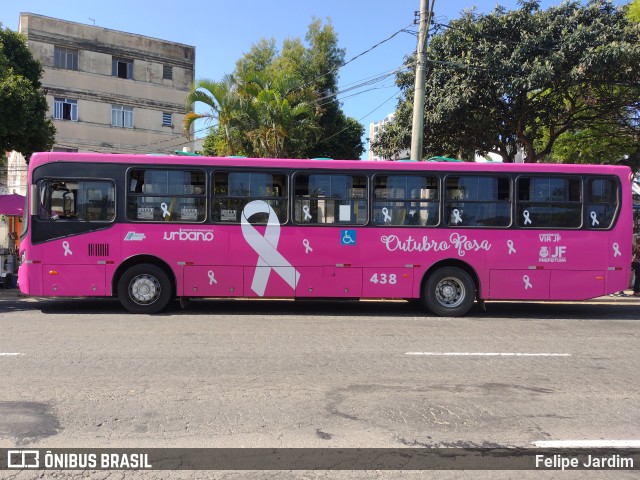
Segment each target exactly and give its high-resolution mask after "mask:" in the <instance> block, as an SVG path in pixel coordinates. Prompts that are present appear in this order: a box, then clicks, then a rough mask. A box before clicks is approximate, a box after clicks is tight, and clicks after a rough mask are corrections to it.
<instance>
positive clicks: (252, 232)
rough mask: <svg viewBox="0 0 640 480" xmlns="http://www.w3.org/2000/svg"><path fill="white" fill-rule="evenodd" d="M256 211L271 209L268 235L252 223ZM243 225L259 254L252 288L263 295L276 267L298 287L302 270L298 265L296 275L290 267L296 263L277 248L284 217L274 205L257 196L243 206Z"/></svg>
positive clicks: (243, 232) (248, 241)
mask: <svg viewBox="0 0 640 480" xmlns="http://www.w3.org/2000/svg"><path fill="white" fill-rule="evenodd" d="M256 213H267V214H268V215H269V219H268V220H267V228H266V230H265V232H264V237H263V236H262V235H261V234H260V232H258V230H256V228H255V227H254V226H253V225H251V223H249V219H250V218H251V217H252V216H253V215H255V214H256ZM241 227H242V235H243V236H244V239H245V240H246V242H247V243H248V244H249V246H251V248H253V250H254V251H255V252H256V253H257V254H258V263H257V264H256V271H255V273H254V274H253V282H252V283H251V290H253V291H254V292H256V294H257V295H258V296H260V297H262V296H263V295H264V291H265V289H266V288H267V282H268V281H269V274H270V273H271V270H272V269H273V270H275V272H276V273H277V274H278V275H280V277H282V279H283V280H284V281H285V282H287V283H288V284H289V286H290V287H291V288H293V289H295V288H296V285H298V280H300V272H298V271H297V270H296V269H295V268H294V269H293V272H294V275H293V278H292V275H291V271H290V270H289V268H293V265H291V264H290V263H289V262H288V261H287V259H286V258H284V257H283V256H282V254H281V253H280V252H278V250H277V248H278V241H279V240H280V221H279V220H278V216H277V215H276V212H275V211H274V210H273V208H271V206H269V205H268V204H267V203H266V202H264V201H263V200H254V201H253V202H250V203H247V205H246V206H245V207H244V210H242V218H241ZM264 267H269V268H264Z"/></svg>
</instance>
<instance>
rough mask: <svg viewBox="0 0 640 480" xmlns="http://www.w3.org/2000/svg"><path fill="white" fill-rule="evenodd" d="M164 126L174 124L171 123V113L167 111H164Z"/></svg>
mask: <svg viewBox="0 0 640 480" xmlns="http://www.w3.org/2000/svg"><path fill="white" fill-rule="evenodd" d="M162 126H163V127H173V124H172V123H171V113H167V112H163V113H162Z"/></svg>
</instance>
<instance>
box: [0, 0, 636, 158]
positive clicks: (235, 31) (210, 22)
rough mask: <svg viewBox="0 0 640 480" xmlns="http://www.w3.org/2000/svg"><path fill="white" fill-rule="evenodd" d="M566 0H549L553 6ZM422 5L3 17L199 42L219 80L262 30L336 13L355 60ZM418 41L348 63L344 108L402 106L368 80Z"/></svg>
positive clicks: (382, 111)
mask: <svg viewBox="0 0 640 480" xmlns="http://www.w3.org/2000/svg"><path fill="white" fill-rule="evenodd" d="M558 3H560V2H559V0H558V1H543V2H542V4H543V5H545V6H548V5H552V4H558ZM615 3H627V2H620V1H616V2H615ZM497 4H500V5H503V6H505V7H507V8H517V3H516V1H515V0H503V1H499V2H496V1H495V0H494V1H491V0H477V1H476V2H475V3H474V2H472V1H471V0H436V2H435V17H436V19H437V20H438V21H440V22H443V23H444V22H446V21H447V20H451V19H454V18H458V17H459V16H460V12H462V11H463V10H465V9H467V8H471V7H473V6H475V7H476V9H477V10H478V11H479V12H489V11H491V10H493V9H494V7H495V6H496V5H497ZM150 6H151V8H150ZM419 8H420V0H386V1H383V0H340V1H339V0H271V1H269V2H266V1H264V0H262V1H260V2H258V1H255V0H244V1H242V2H240V1H238V2H233V1H220V0H190V1H188V2H184V3H182V2H176V1H175V0H174V1H167V0H156V1H154V2H149V1H148V0H147V1H139V0H128V1H123V0H110V1H103V2H94V1H87V0H64V1H60V2H54V1H51V0H19V1H13V2H9V1H7V2H5V4H4V5H3V6H2V9H1V10H0V23H2V25H3V27H5V28H10V29H13V30H17V29H18V21H19V15H20V12H28V13H36V14H39V15H46V16H49V17H54V18H60V19H63V20H68V21H73V22H78V23H85V24H88V25H93V24H94V23H95V25H98V26H100V27H105V28H111V29H114V30H121V31H125V32H130V33H136V34H140V35H146V36H149V37H155V38H161V39H164V40H169V41H173V42H179V43H184V44H187V45H193V46H195V47H196V78H209V79H212V80H219V79H221V78H222V76H223V75H225V74H227V73H231V72H232V71H233V70H234V67H235V62H236V60H237V59H238V58H240V57H241V56H242V55H243V54H244V53H246V52H247V51H249V49H250V48H251V45H252V44H254V43H256V42H258V41H259V40H260V39H262V38H267V39H269V38H274V39H275V40H276V44H277V46H278V47H281V46H282V41H283V40H284V39H286V38H289V37H293V38H301V39H304V35H305V33H306V31H307V27H308V25H309V23H311V21H312V19H313V18H314V17H315V18H319V19H322V20H323V21H326V19H327V18H330V19H331V23H332V24H333V26H334V28H335V31H336V32H337V34H338V45H339V47H341V48H344V49H346V55H345V59H346V60H349V59H351V58H353V57H356V56H357V55H359V54H362V53H363V52H366V51H367V50H369V49H370V48H371V47H373V46H374V45H377V44H378V43H380V42H382V41H383V40H385V39H387V38H388V37H390V36H392V35H393V34H394V33H396V32H398V31H400V30H403V29H407V30H410V31H413V32H415V31H417V26H415V25H413V19H414V12H415V11H417V10H419ZM416 44H417V38H416V36H415V35H413V34H411V33H404V32H401V33H398V34H397V35H395V36H394V37H393V38H392V39H390V40H388V41H386V42H384V43H382V44H381V45H379V46H377V47H376V48H374V49H373V50H371V51H370V52H368V53H364V54H363V55H362V56H360V57H358V58H357V59H355V60H354V61H353V62H351V63H349V64H348V65H346V66H344V67H343V68H342V69H341V70H340V72H339V75H340V78H339V86H340V89H341V90H346V89H350V90H348V91H345V92H344V93H342V94H340V95H339V97H338V98H339V99H340V100H341V101H342V105H343V107H342V108H343V111H344V112H345V114H346V115H348V116H350V117H353V118H355V119H357V120H358V121H359V122H360V123H362V124H363V125H364V126H365V132H368V129H369V123H371V122H376V121H379V120H382V119H383V118H385V117H386V116H387V115H388V114H389V113H391V112H393V111H394V110H395V106H396V103H397V101H396V98H397V94H398V93H399V92H398V89H397V88H396V87H395V85H394V76H393V75H391V76H389V77H387V78H386V79H385V80H383V81H380V82H378V83H375V84H372V85H362V84H363V83H365V82H367V81H370V80H372V79H374V78H376V77H379V76H380V75H382V74H384V73H387V72H391V71H393V70H395V69H397V68H398V67H400V66H402V63H403V59H404V57H405V56H406V55H408V54H410V53H411V52H413V51H415V49H416ZM353 87H357V88H353ZM365 136H366V134H365ZM363 158H366V152H365V154H364V155H363Z"/></svg>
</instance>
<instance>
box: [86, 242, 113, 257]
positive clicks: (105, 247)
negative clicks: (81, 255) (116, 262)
mask: <svg viewBox="0 0 640 480" xmlns="http://www.w3.org/2000/svg"><path fill="white" fill-rule="evenodd" d="M89 256H90V257H108V256H109V244H108V243H90V244H89Z"/></svg>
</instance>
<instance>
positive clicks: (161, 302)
mask: <svg viewBox="0 0 640 480" xmlns="http://www.w3.org/2000/svg"><path fill="white" fill-rule="evenodd" d="M118 298H119V299H120V303H122V305H123V306H124V308H126V309H127V310H129V311H130V312H131V313H158V312H159V311H160V310H162V309H163V308H164V307H166V306H167V304H168V303H169V300H171V282H170V281H169V277H168V276H167V274H166V273H164V271H163V270H162V269H161V268H159V267H156V266H155V265H151V264H150V263H142V264H140V265H135V266H133V267H131V268H129V269H128V270H127V271H125V272H124V274H123V275H122V277H120V281H119V282H118Z"/></svg>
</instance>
